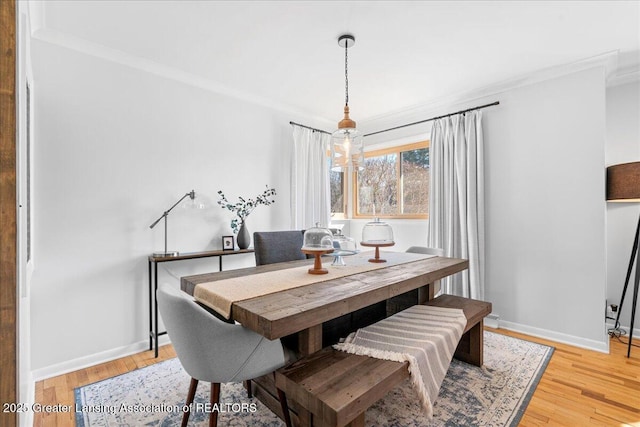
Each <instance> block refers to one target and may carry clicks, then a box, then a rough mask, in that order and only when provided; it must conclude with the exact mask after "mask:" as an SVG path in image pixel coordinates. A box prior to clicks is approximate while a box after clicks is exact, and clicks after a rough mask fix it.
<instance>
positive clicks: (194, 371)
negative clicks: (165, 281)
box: [157, 285, 290, 427]
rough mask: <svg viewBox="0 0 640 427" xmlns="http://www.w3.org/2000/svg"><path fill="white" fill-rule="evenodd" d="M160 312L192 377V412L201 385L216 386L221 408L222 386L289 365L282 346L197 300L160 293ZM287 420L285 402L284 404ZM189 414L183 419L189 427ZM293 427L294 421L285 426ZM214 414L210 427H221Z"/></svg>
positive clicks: (171, 291) (167, 289)
mask: <svg viewBox="0 0 640 427" xmlns="http://www.w3.org/2000/svg"><path fill="white" fill-rule="evenodd" d="M157 298H158V308H159V309H160V314H161V315H162V319H163V321H164V324H165V326H166V328H167V332H168V334H169V337H170V338H171V342H172V344H173V347H174V348H175V351H176V353H177V354H178V359H179V360H180V363H182V366H183V367H184V369H185V371H187V373H188V374H189V375H190V376H191V384H190V386H189V393H188V395H187V403H186V404H187V406H189V405H190V404H191V403H193V399H194V396H195V392H196V387H197V386H198V381H200V380H202V381H208V382H210V383H211V404H212V405H213V404H218V401H219V399H220V383H228V382H241V381H246V380H249V379H251V378H257V377H259V376H262V375H266V374H268V373H271V372H274V371H275V370H276V369H278V368H280V367H282V366H284V364H285V359H286V355H285V350H284V348H283V346H282V344H281V342H280V340H275V341H270V340H268V339H266V338H265V337H263V336H262V335H260V334H257V333H256V332H253V331H251V330H249V329H247V328H245V327H243V326H242V325H239V324H234V323H226V322H224V321H222V320H220V319H218V318H217V317H216V316H214V315H212V314H211V313H209V312H208V311H207V310H205V309H204V308H203V307H201V306H200V305H199V304H198V303H196V302H195V301H194V300H193V298H192V297H190V296H188V295H187V294H186V293H184V292H182V291H180V290H178V289H176V288H174V287H172V286H169V285H161V286H160V288H159V289H158V293H157ZM280 402H281V405H282V409H283V412H284V414H286V415H285V416H288V415H289V411H288V409H287V407H286V400H284V399H282V398H281V399H280ZM188 420H189V412H185V414H184V416H183V418H182V426H183V427H184V426H186V425H187V422H188ZM285 421H286V422H287V425H290V420H285ZM217 423H218V412H217V411H212V412H211V414H210V418H209V425H210V426H216V425H217Z"/></svg>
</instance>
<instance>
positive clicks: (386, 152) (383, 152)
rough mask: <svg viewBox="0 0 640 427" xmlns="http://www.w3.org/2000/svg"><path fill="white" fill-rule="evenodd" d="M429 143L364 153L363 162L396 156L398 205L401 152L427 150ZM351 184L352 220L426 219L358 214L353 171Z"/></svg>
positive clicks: (422, 216) (355, 180)
mask: <svg viewBox="0 0 640 427" xmlns="http://www.w3.org/2000/svg"><path fill="white" fill-rule="evenodd" d="M429 146H430V141H429V140H428V139H427V140H423V141H418V142H412V143H409V144H402V145H396V146H393V147H385V148H380V149H376V150H371V151H365V153H364V158H365V162H366V159H367V158H368V157H379V156H385V155H389V154H396V155H397V156H396V174H397V176H398V184H399V185H398V186H397V198H398V202H399V203H400V202H401V200H402V185H401V183H402V174H401V173H402V168H401V161H402V154H401V153H402V152H403V151H413V150H418V149H422V148H429ZM351 179H352V182H353V191H352V192H351V193H352V194H351V201H352V209H353V212H352V218H354V219H367V218H385V219H428V218H429V215H428V214H397V215H378V214H376V215H372V214H361V213H359V212H358V190H359V188H358V171H353V173H352V176H351Z"/></svg>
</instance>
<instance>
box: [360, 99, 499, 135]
mask: <svg viewBox="0 0 640 427" xmlns="http://www.w3.org/2000/svg"><path fill="white" fill-rule="evenodd" d="M499 104H500V101H496V102H492V103H491V104H485V105H479V106H477V107H473V108H467V109H466V110H461V111H456V112H455V113H449V114H443V115H442V116H437V117H431V118H430V119H425V120H420V121H419V122H413V123H408V124H406V125H400V126H396V127H393V128H389V129H385V130H379V131H377V132H371V133H368V134H366V135H365V136H371V135H377V134H379V133H383V132H389V131H391V130H396V129H402V128H406V127H409V126H413V125H419V124H420V123H426V122H430V121H433V120H438V119H444V118H445V117H451V116H455V115H456V114H463V113H468V112H469V111H474V110H480V109H481V108H487V107H493V106H494V105H499Z"/></svg>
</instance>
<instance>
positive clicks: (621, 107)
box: [605, 81, 640, 336]
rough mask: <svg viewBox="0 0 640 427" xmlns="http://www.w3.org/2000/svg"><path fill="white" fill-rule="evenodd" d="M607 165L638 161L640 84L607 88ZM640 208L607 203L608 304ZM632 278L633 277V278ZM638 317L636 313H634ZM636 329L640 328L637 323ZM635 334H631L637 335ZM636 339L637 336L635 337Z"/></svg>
mask: <svg viewBox="0 0 640 427" xmlns="http://www.w3.org/2000/svg"><path fill="white" fill-rule="evenodd" d="M605 159H606V165H607V166H611V165H615V164H619V163H628V162H633V161H640V83H639V82H638V81H635V82H632V83H626V84H621V85H617V86H613V87H610V88H608V89H607V145H606V152H605ZM638 215H640V206H639V205H638V204H637V203H607V301H608V302H609V304H612V303H613V304H619V303H620V298H621V296H622V288H623V286H624V280H625V276H626V274H627V268H628V266H629V258H630V256H631V248H632V245H633V233H634V232H635V229H636V226H637V223H638ZM632 278H633V276H632ZM632 297H633V285H632V283H631V284H630V285H629V288H628V290H627V296H626V298H625V302H624V305H623V309H622V312H621V313H620V323H621V324H622V326H623V327H624V328H625V329H627V330H628V327H629V325H630V323H631V304H632ZM636 316H637V317H638V313H636ZM637 317H636V322H635V326H636V329H638V328H639V327H640V320H637ZM637 333H638V331H637V330H636V331H635V332H634V335H636V334H637ZM636 336H637V335H636Z"/></svg>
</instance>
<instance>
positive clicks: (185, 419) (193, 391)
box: [182, 378, 198, 427]
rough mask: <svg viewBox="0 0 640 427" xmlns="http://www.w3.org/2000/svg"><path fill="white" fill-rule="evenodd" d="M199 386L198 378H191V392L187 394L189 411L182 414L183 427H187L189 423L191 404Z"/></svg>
mask: <svg viewBox="0 0 640 427" xmlns="http://www.w3.org/2000/svg"><path fill="white" fill-rule="evenodd" d="M197 388H198V380H197V379H195V378H191V384H189V394H187V411H186V412H185V413H184V415H183V416H182V427H187V423H188V422H189V414H190V413H191V404H192V403H193V398H194V397H195V395H196V389H197Z"/></svg>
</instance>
